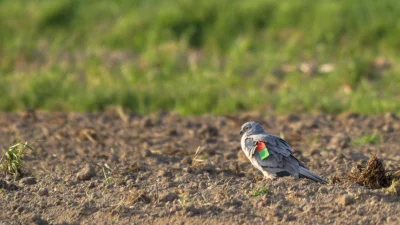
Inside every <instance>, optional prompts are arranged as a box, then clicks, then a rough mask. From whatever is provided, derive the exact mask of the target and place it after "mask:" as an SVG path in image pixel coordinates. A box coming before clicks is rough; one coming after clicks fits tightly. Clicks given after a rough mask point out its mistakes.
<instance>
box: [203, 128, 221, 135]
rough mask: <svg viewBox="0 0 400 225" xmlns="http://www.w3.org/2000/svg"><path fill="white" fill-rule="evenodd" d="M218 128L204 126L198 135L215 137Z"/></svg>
mask: <svg viewBox="0 0 400 225" xmlns="http://www.w3.org/2000/svg"><path fill="white" fill-rule="evenodd" d="M218 133H219V132H218V128H216V127H214V126H205V127H203V128H201V129H200V134H201V135H203V136H205V137H216V136H218Z"/></svg>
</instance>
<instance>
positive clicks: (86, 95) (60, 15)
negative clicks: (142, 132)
mask: <svg viewBox="0 0 400 225" xmlns="http://www.w3.org/2000/svg"><path fill="white" fill-rule="evenodd" d="M399 15H400V2H399V1H397V0H381V1H373V0H321V1H314V0H281V1H278V0H263V1H262V0H247V1H240V0H218V1H214V0H202V1H198V0H197V1H196V0H135V1H132V0H113V1H111V0H96V1H95V0H85V1H79V0H57V1H54V0H31V1H26V0H0V93H1V97H0V110H3V111H17V110H23V109H25V108H37V109H44V110H54V111H59V110H65V111H99V110H103V109H105V108H106V107H107V106H109V105H121V106H123V107H124V108H129V109H132V110H135V111H137V112H139V113H148V112H153V111H158V110H175V111H177V112H179V113H182V114H201V113H215V114H229V113H236V112H240V111H247V110H259V111H264V112H276V113H290V112H292V113H297V112H327V113H340V112H343V111H354V112H360V113H366V114H377V113H383V112H387V111H391V112H395V113H400V75H399V67H398V64H399V62H400V55H399V52H400V38H399V37H400V16H399Z"/></svg>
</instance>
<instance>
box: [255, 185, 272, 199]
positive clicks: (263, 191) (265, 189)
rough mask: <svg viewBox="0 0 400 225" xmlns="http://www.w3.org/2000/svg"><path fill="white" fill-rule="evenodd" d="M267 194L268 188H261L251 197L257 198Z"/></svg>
mask: <svg viewBox="0 0 400 225" xmlns="http://www.w3.org/2000/svg"><path fill="white" fill-rule="evenodd" d="M268 192H269V189H268V187H262V188H259V189H257V190H256V191H254V192H253V194H251V196H253V197H258V196H261V195H267V194H268Z"/></svg>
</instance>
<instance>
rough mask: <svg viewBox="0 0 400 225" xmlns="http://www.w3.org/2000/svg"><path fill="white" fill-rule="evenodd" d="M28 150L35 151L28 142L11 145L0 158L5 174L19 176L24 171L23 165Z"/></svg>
mask: <svg viewBox="0 0 400 225" xmlns="http://www.w3.org/2000/svg"><path fill="white" fill-rule="evenodd" d="M26 150H31V151H34V149H33V148H32V147H31V146H29V145H28V143H25V144H22V143H17V144H15V145H13V146H10V147H9V148H8V149H7V150H6V152H5V153H4V155H3V156H2V158H1V159H0V171H2V172H3V173H5V174H10V175H13V176H14V178H17V177H19V176H20V175H21V173H22V167H23V165H24V161H23V157H24V154H25V152H26Z"/></svg>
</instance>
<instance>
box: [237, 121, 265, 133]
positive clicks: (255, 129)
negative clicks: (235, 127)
mask: <svg viewBox="0 0 400 225" xmlns="http://www.w3.org/2000/svg"><path fill="white" fill-rule="evenodd" d="M263 132H264V129H263V128H262V126H261V125H260V124H258V123H256V122H246V123H244V124H243V125H242V128H241V129H240V135H247V136H248V135H253V134H259V133H263Z"/></svg>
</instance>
